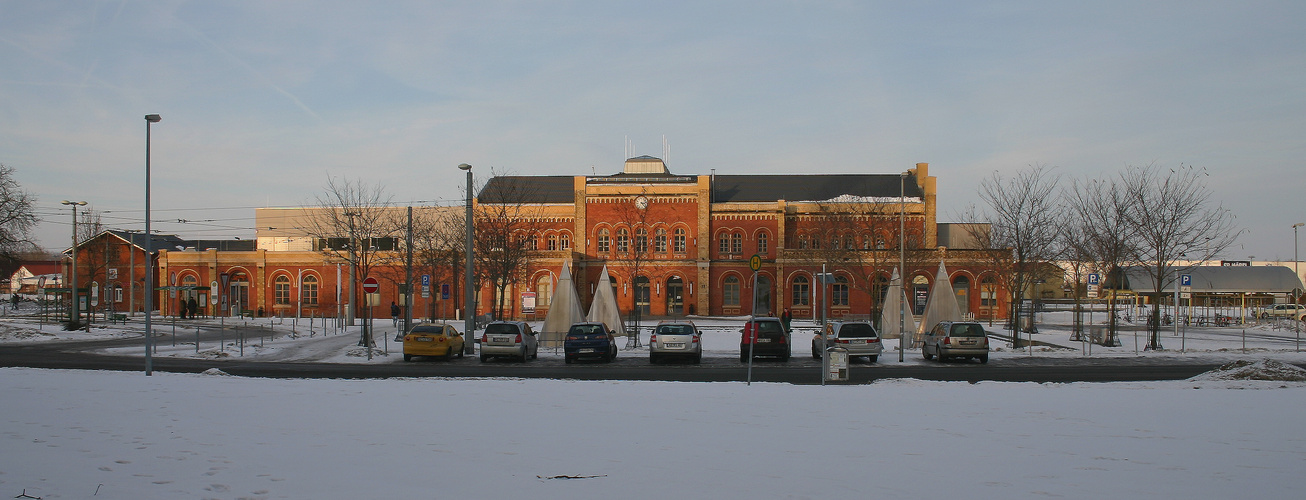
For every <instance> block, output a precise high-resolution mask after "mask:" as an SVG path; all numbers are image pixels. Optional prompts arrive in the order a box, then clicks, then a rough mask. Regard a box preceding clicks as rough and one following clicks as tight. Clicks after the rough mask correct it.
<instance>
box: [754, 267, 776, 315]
mask: <svg viewBox="0 0 1306 500" xmlns="http://www.w3.org/2000/svg"><path fill="white" fill-rule="evenodd" d="M754 293H755V295H754V296H753V298H754V299H755V302H754V303H753V307H754V312H753V314H754V315H756V316H772V315H773V314H771V279H770V278H767V277H766V276H762V275H761V274H759V275H758V276H757V289H756V290H754Z"/></svg>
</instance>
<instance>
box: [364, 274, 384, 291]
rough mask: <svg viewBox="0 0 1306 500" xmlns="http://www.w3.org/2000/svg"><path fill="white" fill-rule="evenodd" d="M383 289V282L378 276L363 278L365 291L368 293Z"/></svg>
mask: <svg viewBox="0 0 1306 500" xmlns="http://www.w3.org/2000/svg"><path fill="white" fill-rule="evenodd" d="M380 289H381V283H380V282H379V281H377V280H376V278H370V277H369V278H367V279H364V280H363V291H364V292H367V293H376V291H377V290H380Z"/></svg>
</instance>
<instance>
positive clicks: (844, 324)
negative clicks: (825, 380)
mask: <svg viewBox="0 0 1306 500" xmlns="http://www.w3.org/2000/svg"><path fill="white" fill-rule="evenodd" d="M824 332H825V335H824V336H823V335H821V334H819V333H818V334H816V335H814V336H812V357H813V358H816V359H821V353H823V352H824V351H825V345H826V340H827V339H828V340H829V341H830V344H831V347H842V348H844V349H847V350H848V356H849V357H855V356H865V357H866V360H867V361H870V362H872V363H874V362H875V361H876V360H878V359H879V358H880V353H882V352H884V345H883V343H882V342H880V335H879V334H878V333H876V331H875V327H874V326H871V324H870V323H868V322H865V321H834V322H830V323H826V324H825V330H824Z"/></svg>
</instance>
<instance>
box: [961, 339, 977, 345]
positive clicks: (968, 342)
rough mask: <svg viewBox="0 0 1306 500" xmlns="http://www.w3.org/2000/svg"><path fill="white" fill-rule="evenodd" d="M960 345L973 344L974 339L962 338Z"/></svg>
mask: <svg viewBox="0 0 1306 500" xmlns="http://www.w3.org/2000/svg"><path fill="white" fill-rule="evenodd" d="M961 345H975V341H974V340H963V341H961Z"/></svg>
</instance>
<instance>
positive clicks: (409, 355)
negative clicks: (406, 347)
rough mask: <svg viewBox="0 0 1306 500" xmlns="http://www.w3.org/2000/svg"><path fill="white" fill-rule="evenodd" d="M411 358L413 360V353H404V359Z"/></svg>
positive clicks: (409, 359)
mask: <svg viewBox="0 0 1306 500" xmlns="http://www.w3.org/2000/svg"><path fill="white" fill-rule="evenodd" d="M412 360H413V355H412V354H405V355H404V361H412Z"/></svg>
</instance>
